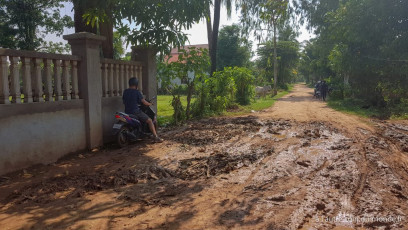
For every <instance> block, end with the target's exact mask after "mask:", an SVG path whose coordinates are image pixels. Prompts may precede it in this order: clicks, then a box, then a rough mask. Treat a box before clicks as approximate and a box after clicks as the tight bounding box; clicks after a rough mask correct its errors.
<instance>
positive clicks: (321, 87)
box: [320, 81, 329, 101]
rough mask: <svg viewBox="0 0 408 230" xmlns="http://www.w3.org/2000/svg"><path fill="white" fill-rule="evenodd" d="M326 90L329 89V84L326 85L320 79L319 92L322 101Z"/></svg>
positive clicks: (324, 99) (325, 95)
mask: <svg viewBox="0 0 408 230" xmlns="http://www.w3.org/2000/svg"><path fill="white" fill-rule="evenodd" d="M328 91H329V86H328V85H327V83H326V81H322V82H321V83H320V93H321V94H322V99H323V101H326V97H327V93H328Z"/></svg>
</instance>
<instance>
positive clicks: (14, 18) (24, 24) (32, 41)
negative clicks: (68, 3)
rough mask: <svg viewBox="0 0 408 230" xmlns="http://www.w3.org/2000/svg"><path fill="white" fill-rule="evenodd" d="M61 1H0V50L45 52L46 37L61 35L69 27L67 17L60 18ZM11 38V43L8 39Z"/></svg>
mask: <svg viewBox="0 0 408 230" xmlns="http://www.w3.org/2000/svg"><path fill="white" fill-rule="evenodd" d="M59 8H62V4H61V0H0V13H1V16H0V27H1V28H2V30H1V33H2V34H1V35H2V36H1V37H2V38H1V39H0V42H1V44H0V46H2V47H5V48H18V49H23V50H35V51H38V50H41V49H46V48H47V47H49V46H47V45H49V44H52V46H57V45H58V44H56V43H54V44H53V43H46V42H45V40H44V37H45V35H46V34H49V33H55V34H56V35H57V36H58V35H62V33H63V32H64V28H65V27H71V26H72V20H71V18H70V17H69V16H64V17H61V14H60V11H59ZM11 38H13V39H11Z"/></svg>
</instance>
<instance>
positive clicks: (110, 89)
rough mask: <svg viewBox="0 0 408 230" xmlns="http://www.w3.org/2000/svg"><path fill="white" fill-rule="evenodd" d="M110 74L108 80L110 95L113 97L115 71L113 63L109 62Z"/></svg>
mask: <svg viewBox="0 0 408 230" xmlns="http://www.w3.org/2000/svg"><path fill="white" fill-rule="evenodd" d="M108 70H109V72H108V73H109V74H108V78H109V79H108V82H109V97H113V96H114V94H113V89H114V88H113V82H114V81H113V75H114V71H113V64H109V69H108Z"/></svg>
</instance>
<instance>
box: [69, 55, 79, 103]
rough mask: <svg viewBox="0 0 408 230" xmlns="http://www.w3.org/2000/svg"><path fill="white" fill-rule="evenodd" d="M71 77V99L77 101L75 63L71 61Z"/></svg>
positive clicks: (76, 71) (76, 70)
mask: <svg viewBox="0 0 408 230" xmlns="http://www.w3.org/2000/svg"><path fill="white" fill-rule="evenodd" d="M71 77H72V99H79V92H78V62H77V61H71Z"/></svg>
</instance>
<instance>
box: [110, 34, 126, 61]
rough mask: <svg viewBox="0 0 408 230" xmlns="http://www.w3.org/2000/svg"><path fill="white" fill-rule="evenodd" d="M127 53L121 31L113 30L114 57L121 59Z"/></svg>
mask: <svg viewBox="0 0 408 230" xmlns="http://www.w3.org/2000/svg"><path fill="white" fill-rule="evenodd" d="M124 54H125V48H124V43H123V39H122V37H121V36H120V34H119V32H116V31H115V32H113V59H116V60H119V59H121V58H122V57H123V55H124Z"/></svg>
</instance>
